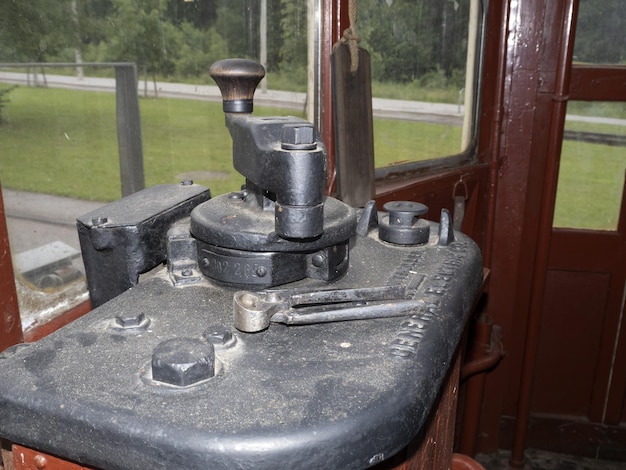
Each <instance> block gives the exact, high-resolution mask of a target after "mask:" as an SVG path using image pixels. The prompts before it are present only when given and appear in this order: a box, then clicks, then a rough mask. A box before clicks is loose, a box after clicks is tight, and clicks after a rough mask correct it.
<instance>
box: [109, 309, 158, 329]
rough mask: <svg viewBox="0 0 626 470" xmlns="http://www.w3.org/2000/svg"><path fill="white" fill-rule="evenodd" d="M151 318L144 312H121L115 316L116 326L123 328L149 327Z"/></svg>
mask: <svg viewBox="0 0 626 470" xmlns="http://www.w3.org/2000/svg"><path fill="white" fill-rule="evenodd" d="M149 323H150V319H149V318H147V317H146V315H145V314H144V313H143V312H140V313H120V314H118V315H116V316H115V326H117V327H118V328H123V329H133V328H143V327H147V326H148V324H149Z"/></svg>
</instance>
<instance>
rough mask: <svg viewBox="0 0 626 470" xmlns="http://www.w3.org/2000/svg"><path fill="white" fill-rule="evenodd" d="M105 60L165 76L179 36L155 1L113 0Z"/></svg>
mask: <svg viewBox="0 0 626 470" xmlns="http://www.w3.org/2000/svg"><path fill="white" fill-rule="evenodd" d="M113 5H114V8H115V10H114V13H113V15H111V16H109V18H108V21H109V24H110V28H109V34H108V41H107V47H106V51H107V56H108V60H112V61H130V62H135V63H136V64H137V66H138V67H140V68H143V69H144V70H146V71H147V72H148V73H152V76H153V79H154V80H155V81H156V74H157V73H161V74H164V75H168V74H171V73H173V71H174V61H175V59H176V51H177V50H179V49H180V44H181V35H180V32H179V31H178V30H177V29H176V28H175V27H174V25H173V24H171V23H170V22H168V21H167V20H166V19H165V18H164V17H163V13H164V9H163V8H162V5H161V2H160V1H159V0H113Z"/></svg>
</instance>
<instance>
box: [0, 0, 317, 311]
mask: <svg viewBox="0 0 626 470" xmlns="http://www.w3.org/2000/svg"><path fill="white" fill-rule="evenodd" d="M307 7H308V2H307V0H289V1H286V0H217V1H211V2H209V1H198V0H196V1H193V0H192V1H189V0H168V1H152V0H58V1H54V2H50V1H47V0H30V1H28V2H4V3H3V10H2V14H1V15H0V63H1V64H4V65H5V66H4V67H1V66H0V142H1V144H0V145H1V147H0V181H2V187H3V194H4V202H5V208H6V212H7V219H8V220H7V222H8V229H9V235H10V237H9V238H10V243H11V249H12V253H13V255H14V266H15V267H16V270H17V272H16V277H17V279H18V280H19V281H20V282H19V283H18V290H19V291H20V294H24V293H25V292H26V293H27V294H26V297H28V298H26V297H25V296H23V295H20V302H21V304H22V305H21V306H22V314H24V313H25V312H26V310H28V309H34V310H35V311H36V312H42V311H44V310H46V309H48V307H47V306H46V305H44V304H45V302H47V301H45V300H42V299H44V297H45V296H50V295H51V294H52V290H54V289H52V287H54V286H52V284H54V283H55V282H57V281H59V279H61V280H65V281H67V284H68V285H71V286H73V287H72V289H74V288H75V287H76V285H79V288H80V289H82V290H81V291H80V292H77V291H75V290H72V291H64V294H61V295H60V296H58V297H57V298H56V300H55V299H52V300H51V301H50V302H52V303H57V304H62V303H63V301H65V300H67V298H68V297H72V298H73V299H74V300H76V299H83V300H84V298H85V297H84V295H85V284H84V279H82V278H81V279H79V280H77V279H76V278H75V277H74V275H73V274H72V273H70V270H69V269H65V267H66V264H67V263H68V262H69V263H71V265H72V266H76V267H77V268H78V269H82V263H81V262H80V259H79V258H76V252H77V251H79V250H80V248H79V244H78V237H77V234H76V227H75V219H76V218H77V217H79V216H81V215H83V214H85V213H87V212H90V211H92V210H94V209H95V208H96V207H99V206H100V205H102V204H104V203H105V202H108V201H111V200H115V199H118V198H119V197H120V196H121V195H122V193H121V184H120V164H119V159H118V142H117V129H116V97H115V94H114V91H115V78H114V77H115V72H114V67H112V66H111V65H107V66H104V65H103V66H98V67H95V66H86V65H83V66H77V64H78V65H80V64H88V63H99V64H102V63H104V62H106V63H111V62H133V63H136V64H137V72H138V92H139V97H140V100H139V101H140V103H139V107H140V115H141V134H142V147H143V162H144V174H145V184H146V186H153V185H156V184H163V183H177V182H179V181H180V180H182V179H193V180H194V182H196V183H199V184H202V185H205V186H208V187H209V188H211V191H212V193H213V194H214V195H217V194H221V193H225V192H229V191H232V190H236V189H239V188H240V186H241V184H242V183H243V181H244V178H243V177H242V176H241V175H240V174H238V173H237V172H236V171H235V170H234V169H233V165H232V149H231V139H230V136H229V134H228V131H227V129H226V127H225V125H224V113H223V111H222V105H221V96H220V94H219V92H218V90H217V87H216V86H215V83H214V82H213V80H212V79H211V78H210V77H209V76H208V73H207V71H208V68H209V66H210V65H211V64H212V63H213V62H215V61H217V60H220V59H225V58H229V57H244V58H250V59H254V60H259V61H261V62H263V63H264V64H265V66H266V69H267V79H266V80H265V81H264V82H263V83H262V85H261V86H260V87H259V90H258V91H257V93H256V96H255V103H256V106H255V114H258V115H286V114H289V115H296V116H300V117H305V116H306V112H305V106H306V103H307V102H310V101H311V100H308V99H307V96H306V91H307V39H308V36H307V27H308V21H307V15H308V10H307ZM69 19H71V21H68V20H69ZM27 63H28V64H32V63H46V64H47V66H46V67H42V66H32V65H31V66H21V67H14V66H10V67H9V66H7V65H15V64H27ZM59 63H65V64H68V66H65V67H59V66H52V65H53V64H59ZM15 84H17V87H14V85H15ZM33 250H34V251H33ZM34 260H43V261H45V266H43V267H42V268H41V269H42V270H43V271H41V270H40V271H36V272H33V269H32V268H33V262H34ZM60 268H63V269H60ZM25 273H26V274H25ZM46 276H47V277H46ZM55 276H56V277H55ZM31 288H32V289H31ZM63 296H64V297H63ZM48 298H49V297H48ZM33 299H35V300H36V302H35V301H34V300H33ZM40 300H41V302H40ZM70 301H71V299H70ZM42 302H44V303H42ZM68 306H71V305H69V304H68V303H67V302H66V303H65V309H67V308H68ZM48 311H50V309H48Z"/></svg>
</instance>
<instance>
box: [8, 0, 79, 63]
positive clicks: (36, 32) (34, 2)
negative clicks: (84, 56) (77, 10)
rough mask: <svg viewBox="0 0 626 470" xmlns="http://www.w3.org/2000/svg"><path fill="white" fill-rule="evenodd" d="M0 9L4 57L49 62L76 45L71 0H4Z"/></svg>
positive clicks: (16, 60) (13, 59)
mask: <svg viewBox="0 0 626 470" xmlns="http://www.w3.org/2000/svg"><path fill="white" fill-rule="evenodd" d="M0 11H2V15H0V58H1V60H4V61H15V62H45V61H46V60H47V59H48V58H49V57H51V56H54V55H56V54H59V53H60V52H61V51H63V49H64V48H67V47H71V45H72V41H73V28H74V27H73V24H72V22H71V21H67V18H71V5H70V1H69V0H58V1H54V2H50V1H46V0H30V1H27V2H23V1H17V0H0Z"/></svg>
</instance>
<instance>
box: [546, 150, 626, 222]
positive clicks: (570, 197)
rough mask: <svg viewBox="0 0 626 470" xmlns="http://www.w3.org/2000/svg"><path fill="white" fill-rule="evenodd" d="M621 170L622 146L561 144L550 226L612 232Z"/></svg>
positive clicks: (625, 164)
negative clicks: (552, 222)
mask: <svg viewBox="0 0 626 470" xmlns="http://www.w3.org/2000/svg"><path fill="white" fill-rule="evenodd" d="M625 168H626V150H625V149H624V147H611V146H608V145H599V144H585V143H577V142H573V141H565V142H563V149H562V152H561V165H560V168H559V185H558V191H557V197H556V208H555V214H554V226H556V227H572V228H583V229H599V230H615V229H616V228H617V222H618V217H619V211H620V204H621V200H622V188H623V187H624V169H625Z"/></svg>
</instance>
